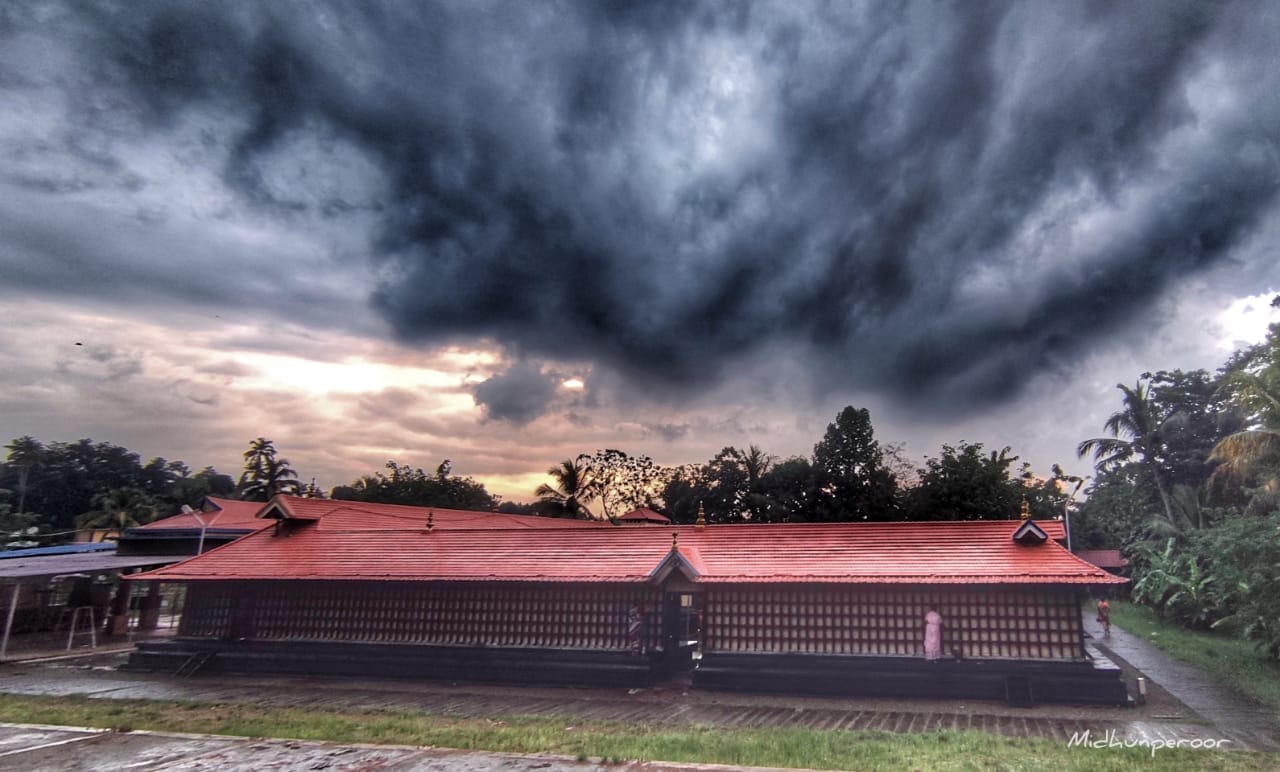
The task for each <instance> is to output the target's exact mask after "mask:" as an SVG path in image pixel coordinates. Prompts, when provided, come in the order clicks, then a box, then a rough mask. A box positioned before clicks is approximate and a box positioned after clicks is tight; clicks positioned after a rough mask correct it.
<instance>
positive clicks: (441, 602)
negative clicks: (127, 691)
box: [180, 582, 662, 650]
mask: <svg viewBox="0 0 1280 772" xmlns="http://www.w3.org/2000/svg"><path fill="white" fill-rule="evenodd" d="M660 598H661V595H660V593H659V592H658V591H657V590H654V589H649V588H627V587H609V586H598V585H597V586H585V585H572V586H563V585H499V584H483V585H478V584H469V585H467V584H428V583H414V582H274V583H268V582H262V583H230V582H228V583H212V582H210V583H193V584H192V585H191V587H190V589H189V594H188V599H187V609H186V613H184V614H183V617H182V625H181V629H180V634H182V635H186V636H193V637H207V638H222V637H227V636H231V637H245V638H251V639H253V640H280V641H290V640H299V641H300V640H306V641H351V642H376V643H421V644H455V645H480V644H483V645H487V646H517V647H539V648H544V647H545V648H580V649H603V650H610V649H614V650H625V649H628V648H629V647H630V641H629V638H628V620H629V616H630V611H631V608H632V606H633V604H634V605H637V606H638V607H639V608H640V609H642V610H643V612H644V620H645V625H644V630H645V637H646V639H647V640H646V647H647V648H648V649H651V650H652V649H659V648H661V645H662V634H661V633H662V631H661V627H660V625H661V620H662V614H661V613H660V605H659V604H660Z"/></svg>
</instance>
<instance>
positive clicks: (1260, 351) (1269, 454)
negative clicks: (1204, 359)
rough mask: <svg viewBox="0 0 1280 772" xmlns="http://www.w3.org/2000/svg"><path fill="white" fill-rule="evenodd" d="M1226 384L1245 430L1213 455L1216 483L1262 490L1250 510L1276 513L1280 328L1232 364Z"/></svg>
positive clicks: (1223, 442)
mask: <svg viewBox="0 0 1280 772" xmlns="http://www.w3.org/2000/svg"><path fill="white" fill-rule="evenodd" d="M1278 300H1280V298H1278ZM1222 380H1223V387H1222V390H1223V392H1224V393H1226V394H1227V395H1229V396H1230V398H1231V400H1232V402H1233V403H1234V404H1235V405H1237V406H1238V407H1239V409H1240V410H1241V411H1242V412H1243V413H1244V415H1245V421H1244V423H1245V425H1244V426H1242V427H1239V429H1238V430H1237V431H1235V432H1233V433H1231V434H1229V435H1228V436H1226V437H1224V438H1222V440H1221V441H1220V442H1218V444H1217V445H1215V446H1214V448H1213V450H1212V451H1211V452H1210V454H1209V460H1210V461H1219V462H1221V466H1219V467H1218V469H1217V470H1215V482H1220V483H1221V482H1227V483H1236V484H1243V485H1246V486H1248V485H1253V486H1256V487H1254V488H1253V489H1252V490H1251V491H1249V493H1250V494H1251V499H1252V500H1251V501H1250V509H1251V510H1253V511H1254V512H1258V513H1261V512H1266V511H1270V510H1271V509H1275V508H1276V505H1277V504H1280V325H1272V326H1271V329H1270V331H1269V332H1268V334H1267V339H1266V341H1265V342H1263V343H1261V344H1259V345H1258V346H1254V347H1252V348H1251V349H1249V350H1247V351H1245V352H1243V353H1242V354H1241V355H1240V356H1239V357H1237V358H1236V359H1235V361H1233V362H1231V363H1228V365H1227V367H1226V368H1224V373H1223V377H1222Z"/></svg>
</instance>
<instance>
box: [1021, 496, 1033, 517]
mask: <svg viewBox="0 0 1280 772" xmlns="http://www.w3.org/2000/svg"><path fill="white" fill-rule="evenodd" d="M1022 519H1023V520H1030V519H1031V505H1030V504H1028V503H1027V497H1026V496H1023V497H1022Z"/></svg>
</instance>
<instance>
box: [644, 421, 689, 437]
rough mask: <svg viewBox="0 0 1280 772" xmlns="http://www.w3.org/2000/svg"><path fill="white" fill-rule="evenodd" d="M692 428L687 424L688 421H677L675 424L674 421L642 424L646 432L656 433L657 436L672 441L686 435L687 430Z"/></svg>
mask: <svg viewBox="0 0 1280 772" xmlns="http://www.w3.org/2000/svg"><path fill="white" fill-rule="evenodd" d="M692 428H693V426H692V425H691V424H689V423H688V422H685V423H678V424H676V423H659V424H645V425H644V429H645V431H646V432H649V433H651V434H656V435H658V436H659V437H661V438H662V439H664V440H666V441H667V442H674V441H676V440H678V439H680V438H682V437H684V436H686V435H687V434H689V431H690V430H691V429H692Z"/></svg>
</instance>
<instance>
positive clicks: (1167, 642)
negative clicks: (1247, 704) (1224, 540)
mask: <svg viewBox="0 0 1280 772" xmlns="http://www.w3.org/2000/svg"><path fill="white" fill-rule="evenodd" d="M1111 622H1112V624H1115V625H1117V626H1118V627H1122V628H1124V629H1125V630H1127V631H1128V632H1130V633H1133V634H1134V635H1137V636H1140V637H1141V638H1142V639H1143V640H1146V641H1149V642H1151V643H1152V644H1154V645H1155V647H1156V648H1158V649H1160V650H1161V651H1163V652H1165V653H1166V654H1169V655H1171V656H1174V657H1177V658H1178V659H1180V660H1182V661H1184V662H1189V663H1191V664H1192V665H1195V666H1196V667H1198V668H1200V669H1202V670H1204V671H1205V672H1206V673H1208V674H1209V675H1211V676H1212V677H1213V678H1214V679H1216V680H1218V681H1221V682H1222V683H1225V684H1227V685H1229V686H1231V687H1233V688H1234V689H1236V691H1239V692H1241V693H1243V694H1247V695H1249V696H1250V697H1253V698H1254V699H1256V700H1258V701H1259V702H1261V703H1263V704H1265V705H1268V706H1270V707H1272V708H1276V709H1280V662H1276V661H1274V660H1270V659H1267V658H1266V657H1265V656H1264V655H1263V654H1261V653H1260V652H1259V651H1258V650H1257V649H1256V648H1255V647H1254V645H1253V644H1252V643H1251V642H1249V641H1245V640H1242V639H1240V638H1236V637H1234V636H1230V635H1224V634H1221V633H1212V632H1208V633H1205V632H1196V631H1194V630H1187V629H1186V628H1184V627H1182V626H1180V625H1177V624H1174V623H1173V622H1166V621H1164V620H1162V619H1157V618H1156V615H1155V612H1154V611H1152V610H1151V609H1150V608H1149V607H1147V606H1141V605H1138V604H1135V603H1127V602H1123V601H1116V602H1114V603H1112V604H1111Z"/></svg>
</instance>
